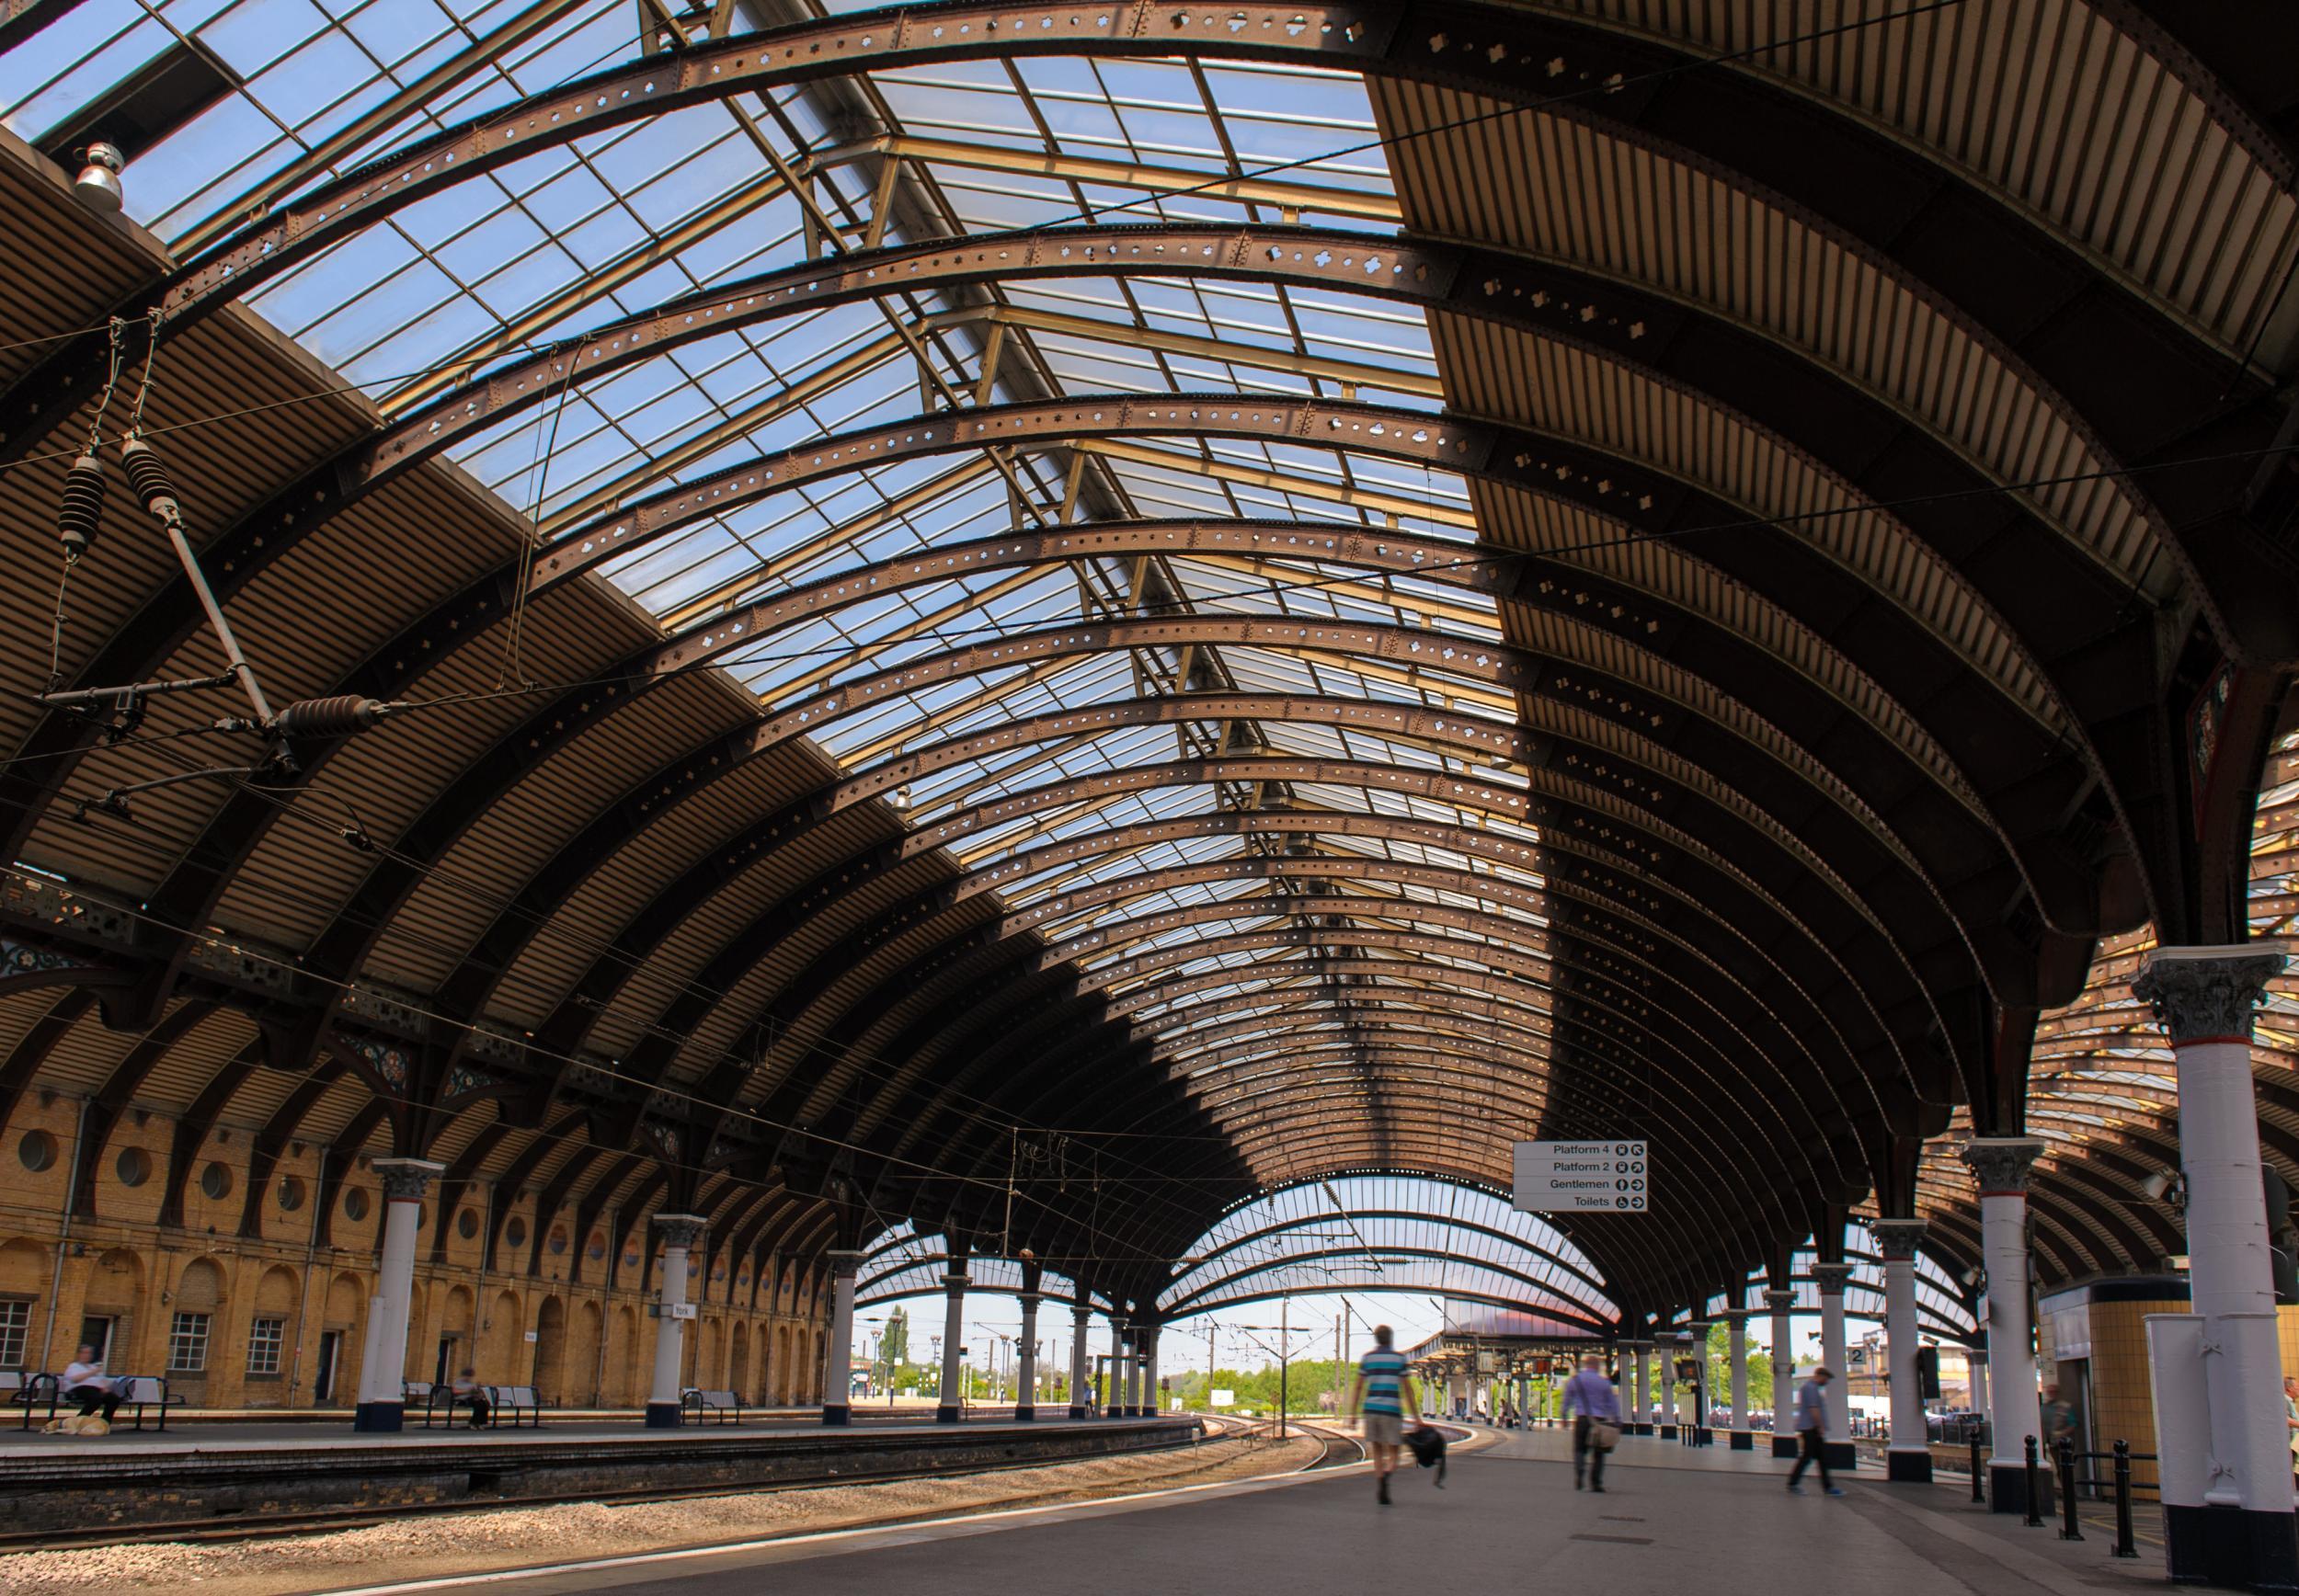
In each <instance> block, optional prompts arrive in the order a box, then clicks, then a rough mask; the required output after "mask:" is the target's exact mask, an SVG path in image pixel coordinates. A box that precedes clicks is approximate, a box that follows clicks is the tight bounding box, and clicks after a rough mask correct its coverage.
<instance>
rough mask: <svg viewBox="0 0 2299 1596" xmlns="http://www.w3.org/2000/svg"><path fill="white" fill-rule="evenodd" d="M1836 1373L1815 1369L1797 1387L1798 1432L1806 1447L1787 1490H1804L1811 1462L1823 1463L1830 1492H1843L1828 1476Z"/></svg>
mask: <svg viewBox="0 0 2299 1596" xmlns="http://www.w3.org/2000/svg"><path fill="white" fill-rule="evenodd" d="M1835 1378H1836V1376H1835V1375H1833V1374H1829V1373H1828V1371H1827V1370H1825V1369H1814V1370H1813V1372H1812V1378H1811V1379H1809V1380H1807V1381H1805V1382H1804V1383H1803V1384H1802V1385H1799V1386H1798V1387H1796V1435H1797V1439H1798V1440H1800V1441H1801V1442H1802V1443H1803V1451H1802V1452H1801V1453H1798V1455H1797V1458H1796V1466H1795V1467H1794V1468H1791V1469H1790V1470H1789V1471H1788V1494H1789V1495H1790V1496H1802V1495H1803V1494H1804V1486H1803V1478H1804V1468H1805V1465H1808V1464H1813V1463H1817V1464H1819V1465H1820V1485H1821V1488H1822V1489H1824V1490H1825V1491H1826V1492H1827V1493H1828V1494H1829V1495H1830V1496H1842V1495H1843V1494H1844V1490H1843V1488H1841V1487H1840V1486H1838V1485H1837V1484H1836V1481H1835V1480H1833V1479H1831V1478H1829V1477H1828V1382H1829V1381H1831V1380H1833V1379H1835Z"/></svg>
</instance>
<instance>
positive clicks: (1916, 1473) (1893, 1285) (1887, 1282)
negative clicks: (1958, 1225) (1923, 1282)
mask: <svg viewBox="0 0 2299 1596" xmlns="http://www.w3.org/2000/svg"><path fill="white" fill-rule="evenodd" d="M1924 1231H1925V1224H1924V1221H1922V1220H1921V1219H1879V1220H1878V1221H1876V1223H1875V1224H1874V1225H1870V1227H1869V1233H1870V1235H1872V1236H1874V1237H1875V1238H1876V1250H1877V1251H1879V1252H1881V1253H1882V1254H1883V1260H1884V1360H1885V1364H1884V1366H1885V1368H1886V1369H1887V1370H1888V1371H1889V1378H1890V1381H1891V1385H1890V1387H1889V1389H1890V1391H1891V1395H1892V1441H1891V1443H1890V1446H1889V1448H1888V1450H1887V1451H1886V1452H1885V1453H1884V1477H1885V1478H1886V1479H1892V1480H1899V1481H1902V1482H1904V1483H1907V1484H1916V1485H1928V1484H1930V1483H1931V1478H1932V1449H1931V1446H1930V1444H1929V1441H1930V1431H1929V1427H1928V1426H1927V1424H1926V1423H1925V1422H1924V1385H1923V1376H1922V1375H1920V1374H1917V1373H1916V1349H1917V1347H1918V1346H1919V1345H1921V1343H1920V1342H1919V1341H1918V1339H1917V1338H1916V1248H1917V1247H1918V1246H1919V1245H1920V1244H1921V1243H1922V1242H1923V1240H1924ZM1848 1406H1849V1404H1848V1403H1847V1407H1848Z"/></svg>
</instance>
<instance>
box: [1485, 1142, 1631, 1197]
mask: <svg viewBox="0 0 2299 1596" xmlns="http://www.w3.org/2000/svg"><path fill="white" fill-rule="evenodd" d="M1645 1167H1646V1166H1645V1157H1644V1144H1643V1143H1642V1142H1632V1141H1628V1140H1621V1141H1617V1142H1519V1143H1517V1144H1516V1206H1517V1207H1518V1208H1520V1209H1522V1210H1523V1211H1524V1212H1526V1213H1527V1214H1641V1213H1643V1212H1644V1200H1645V1196H1646V1191H1647V1184H1646V1180H1645Z"/></svg>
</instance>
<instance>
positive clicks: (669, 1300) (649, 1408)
mask: <svg viewBox="0 0 2299 1596" xmlns="http://www.w3.org/2000/svg"><path fill="white" fill-rule="evenodd" d="M709 1223H710V1222H709V1221H708V1220H706V1219H704V1218H703V1216H702V1215H701V1214H656V1215H655V1225H656V1228H657V1229H658V1230H659V1231H660V1232H661V1234H662V1282H661V1285H660V1287H659V1290H658V1295H657V1297H656V1302H655V1314H656V1319H655V1383H654V1385H652V1386H650V1387H649V1388H648V1390H647V1393H646V1428H647V1429H649V1430H676V1429H678V1428H679V1420H680V1419H681V1415H682V1412H683V1410H682V1408H681V1406H680V1402H679V1397H680V1395H681V1381H680V1374H681V1373H682V1372H683V1371H684V1369H685V1367H686V1364H685V1362H684V1353H685V1351H686V1328H687V1320H689V1319H691V1318H692V1317H694V1309H693V1307H692V1305H689V1304H688V1302H687V1248H691V1247H692V1246H693V1245H694V1244H695V1242H696V1241H698V1240H699V1239H701V1237H702V1235H703V1227H704V1226H705V1225H708V1224H709ZM681 1309H684V1310H685V1311H684V1312H681ZM847 1335H848V1337H849V1338H850V1339H851V1338H852V1335H853V1323H852V1320H849V1321H848V1323H847Z"/></svg>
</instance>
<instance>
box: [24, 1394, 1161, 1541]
mask: <svg viewBox="0 0 2299 1596" xmlns="http://www.w3.org/2000/svg"><path fill="white" fill-rule="evenodd" d="M1198 1432H1199V1425H1198V1422H1197V1420H1195V1419H1172V1418H1169V1419H1077V1420H1072V1419H1067V1418H1061V1419H1041V1420H1038V1421H1036V1422H1035V1423H1027V1424H1018V1423H1015V1422H1014V1421H1013V1419H1012V1416H1011V1414H1006V1415H1001V1416H1000V1417H999V1418H995V1419H974V1420H972V1421H969V1422H966V1423H961V1424H937V1423H934V1422H932V1420H931V1419H928V1420H926V1421H924V1422H921V1421H919V1419H917V1418H916V1417H915V1416H914V1415H905V1416H904V1417H903V1418H902V1419H893V1420H886V1419H878V1420H864V1421H863V1422H860V1423H856V1424H853V1425H849V1426H843V1427H835V1428H834V1427H829V1426H825V1425H824V1424H823V1423H822V1422H821V1420H820V1418H819V1417H818V1416H817V1417H816V1418H815V1419H812V1420H811V1421H810V1422H809V1421H802V1420H799V1419H772V1420H767V1421H761V1422H746V1423H744V1424H741V1425H734V1424H699V1425H695V1424H690V1425H686V1426H683V1427H681V1428H680V1429H676V1430H648V1429H646V1428H645V1427H644V1426H643V1425H639V1424H636V1423H634V1422H631V1421H628V1420H625V1421H621V1422H614V1423H605V1422H593V1423H583V1422H569V1423H562V1424H554V1423H550V1422H548V1421H546V1422H545V1423H544V1424H543V1427H542V1428H540V1429H520V1430H511V1429H508V1428H506V1429H490V1430H477V1431H474V1430H468V1429H463V1430H431V1431H424V1430H420V1429H417V1430H405V1431H397V1432H395V1433H388V1434H372V1433H361V1432H357V1431H353V1430H352V1429H351V1428H350V1426H349V1424H348V1423H346V1424H344V1425H342V1426H340V1427H339V1428H337V1429H336V1430H333V1431H326V1432H322V1431H315V1429H314V1428H313V1427H312V1426H309V1425H305V1424H282V1425H277V1426H269V1427H266V1426H259V1425H250V1424H231V1425H217V1426H212V1427H202V1426H200V1425H198V1424H196V1423H195V1424H190V1425H187V1426H185V1427H184V1428H182V1429H180V1430H178V1429H176V1428H174V1427H171V1428H170V1429H169V1431H167V1433H166V1434H165V1435H163V1434H160V1433H158V1432H156V1431H143V1432H142V1433H138V1432H137V1431H133V1430H127V1431H118V1430H116V1431H113V1432H112V1433H111V1434H109V1435H107V1436H97V1437H78V1436H63V1435H55V1436H50V1435H41V1434H38V1433H34V1434H31V1435H29V1436H27V1435H22V1434H17V1433H12V1434H10V1435H9V1436H8V1437H7V1438H6V1441H5V1442H0V1521H4V1522H7V1523H8V1524H9V1525H10V1527H11V1529H12V1530H15V1531H17V1532H19V1533H21V1532H39V1531H43V1530H53V1531H57V1532H72V1533H81V1534H85V1533H87V1532H88V1531H90V1530H92V1529H100V1530H104V1531H107V1532H112V1533H127V1532H147V1531H150V1530H152V1529H154V1528H155V1527H166V1526H179V1525H187V1524H195V1523H198V1522H200V1521H203V1520H208V1519H214V1518H223V1517H245V1516H255V1515H266V1516H269V1515H280V1514H316V1513H324V1512H326V1511H327V1510H346V1509H361V1510H368V1509H374V1508H378V1507H395V1506H423V1507H431V1506H437V1505H440V1504H445V1503H454V1502H473V1503H482V1502H484V1503H496V1502H523V1501H564V1500H579V1499H585V1498H586V1497H590V1496H600V1495H608V1494H616V1495H627V1494H628V1493H630V1492H632V1491H633V1490H635V1489H647V1490H658V1491H662V1492H665V1493H670V1492H692V1491H706V1490H714V1489H724V1490H741V1489H752V1488H760V1487H771V1486H787V1485H795V1484H808V1483H821V1482H831V1481H836V1482H854V1481H861V1480H872V1479H891V1478H898V1477H902V1476H916V1475H927V1474H944V1473H959V1472H966V1471H969V1470H976V1469H983V1468H1001V1467H1011V1466H1014V1465H1024V1464H1035V1463H1061V1462H1070V1461H1075V1460H1078V1459H1082V1458H1092V1457H1104V1456H1109V1455H1113V1454H1115V1453H1128V1452H1143V1451H1154V1450H1158V1449H1161V1448H1164V1447H1171V1446H1179V1445H1185V1444H1187V1443H1188V1442H1190V1441H1192V1440H1194V1439H1195V1437H1196V1435H1197V1434H1198Z"/></svg>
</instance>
